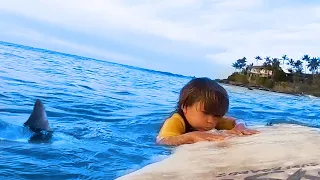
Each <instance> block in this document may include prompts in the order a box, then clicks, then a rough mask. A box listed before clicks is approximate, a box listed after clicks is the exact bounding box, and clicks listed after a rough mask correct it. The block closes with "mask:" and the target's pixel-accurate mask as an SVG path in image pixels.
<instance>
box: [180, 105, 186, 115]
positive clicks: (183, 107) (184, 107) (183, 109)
mask: <svg viewBox="0 0 320 180" xmlns="http://www.w3.org/2000/svg"><path fill="white" fill-rule="evenodd" d="M181 110H182V111H183V113H184V114H186V113H187V107H186V106H183V105H182V106H181Z"/></svg>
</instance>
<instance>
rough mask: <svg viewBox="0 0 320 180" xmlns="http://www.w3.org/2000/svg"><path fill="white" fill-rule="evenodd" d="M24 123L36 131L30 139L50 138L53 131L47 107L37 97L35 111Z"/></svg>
mask: <svg viewBox="0 0 320 180" xmlns="http://www.w3.org/2000/svg"><path fill="white" fill-rule="evenodd" d="M23 125H24V126H25V127H28V128H29V129H30V130H31V131H32V132H34V135H33V136H32V137H31V139H30V140H31V141H36V140H49V139H50V138H51V136H52V133H53V130H52V129H51V128H50V125H49V121H48V119H47V113H46V110H45V107H44V105H43V104H42V102H41V101H40V100H39V99H36V102H35V104H34V106H33V111H32V113H31V115H30V116H29V118H28V120H27V121H26V122H25V123H24V124H23Z"/></svg>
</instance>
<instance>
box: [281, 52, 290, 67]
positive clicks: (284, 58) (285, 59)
mask: <svg viewBox="0 0 320 180" xmlns="http://www.w3.org/2000/svg"><path fill="white" fill-rule="evenodd" d="M287 60H289V58H288V56H287V55H283V56H282V68H284V61H287Z"/></svg>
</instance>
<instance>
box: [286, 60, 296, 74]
mask: <svg viewBox="0 0 320 180" xmlns="http://www.w3.org/2000/svg"><path fill="white" fill-rule="evenodd" d="M294 63H295V62H294V60H293V59H292V58H291V59H289V61H288V63H287V65H289V66H291V67H289V68H288V71H289V72H290V73H291V74H293V73H294Z"/></svg>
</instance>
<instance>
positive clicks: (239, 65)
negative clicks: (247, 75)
mask: <svg viewBox="0 0 320 180" xmlns="http://www.w3.org/2000/svg"><path fill="white" fill-rule="evenodd" d="M246 63H247V58H246V57H243V58H241V59H238V60H237V61H236V62H235V63H233V64H232V67H234V68H235V69H236V70H237V69H239V70H240V71H241V70H243V68H244V67H245V66H246Z"/></svg>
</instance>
